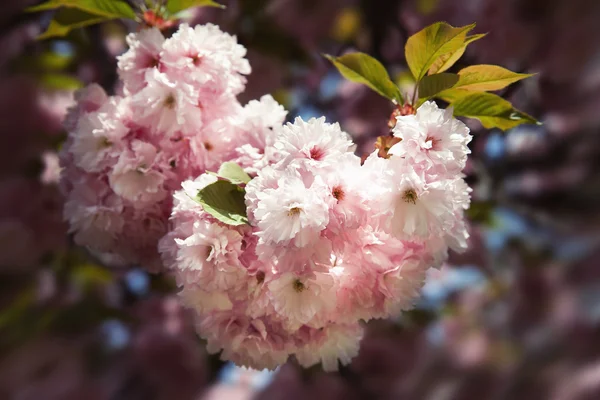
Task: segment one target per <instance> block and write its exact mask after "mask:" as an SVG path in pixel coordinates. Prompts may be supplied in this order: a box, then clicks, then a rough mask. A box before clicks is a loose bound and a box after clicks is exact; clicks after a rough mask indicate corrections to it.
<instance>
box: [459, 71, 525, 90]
mask: <svg viewBox="0 0 600 400" xmlns="http://www.w3.org/2000/svg"><path fill="white" fill-rule="evenodd" d="M458 75H459V77H460V78H459V80H458V83H457V84H456V85H454V89H463V90H469V91H476V92H486V91H494V90H500V89H504V88H505V87H507V86H508V85H510V84H511V83H515V82H517V81H520V80H522V79H525V78H529V77H531V76H533V75H534V74H519V73H517V72H512V71H510V70H508V69H506V68H502V67H500V66H498V65H487V64H481V65H472V66H470V67H466V68H463V69H461V70H460V71H459V72H458Z"/></svg>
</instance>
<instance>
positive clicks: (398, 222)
mask: <svg viewBox="0 0 600 400" xmlns="http://www.w3.org/2000/svg"><path fill="white" fill-rule="evenodd" d="M389 167H390V174H389V175H388V177H389V183H388V185H387V186H388V187H389V188H390V190H391V193H390V196H389V202H390V204H389V207H390V209H391V210H393V211H392V218H391V220H390V224H391V232H392V233H393V234H394V235H396V236H397V237H400V238H411V237H414V236H417V237H421V238H424V237H427V236H428V235H435V234H439V232H440V231H441V230H442V227H443V224H444V222H445V221H446V220H447V219H449V218H452V215H453V214H452V201H451V199H450V198H449V196H448V192H447V182H445V181H434V182H430V183H427V182H426V181H425V178H424V176H423V175H422V173H421V174H419V173H417V172H416V171H415V170H414V169H412V168H410V167H409V165H408V163H407V162H406V161H405V160H404V159H390V160H389Z"/></svg>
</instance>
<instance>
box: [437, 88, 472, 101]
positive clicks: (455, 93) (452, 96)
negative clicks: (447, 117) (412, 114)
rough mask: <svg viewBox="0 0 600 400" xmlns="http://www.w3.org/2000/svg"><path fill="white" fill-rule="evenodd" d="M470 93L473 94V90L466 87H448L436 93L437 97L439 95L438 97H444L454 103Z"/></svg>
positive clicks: (443, 98)
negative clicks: (465, 88)
mask: <svg viewBox="0 0 600 400" xmlns="http://www.w3.org/2000/svg"><path fill="white" fill-rule="evenodd" d="M470 94H473V92H470V91H468V90H464V89H453V88H452V89H446V90H444V91H441V92H439V93H438V94H436V95H435V97H437V98H438V99H442V100H444V101H447V102H448V103H454V102H455V101H456V100H458V99H460V98H463V97H465V96H468V95H470Z"/></svg>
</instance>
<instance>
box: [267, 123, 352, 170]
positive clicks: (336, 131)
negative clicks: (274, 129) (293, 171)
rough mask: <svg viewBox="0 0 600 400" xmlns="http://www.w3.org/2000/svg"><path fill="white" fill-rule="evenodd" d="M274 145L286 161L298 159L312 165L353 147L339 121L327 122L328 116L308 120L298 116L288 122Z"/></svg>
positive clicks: (323, 161)
mask: <svg viewBox="0 0 600 400" xmlns="http://www.w3.org/2000/svg"><path fill="white" fill-rule="evenodd" d="M273 147H275V149H276V150H277V151H279V152H280V153H281V157H282V161H281V162H282V163H283V165H288V164H290V163H292V162H293V161H295V160H297V161H299V162H304V163H306V165H307V166H309V167H317V166H319V165H321V166H323V163H327V162H328V161H332V160H334V159H336V158H337V157H339V156H341V155H342V154H343V153H346V152H348V151H353V145H352V141H351V140H350V138H349V136H348V134H347V133H345V132H343V131H342V130H341V129H340V126H339V124H337V123H335V124H328V123H326V122H325V117H321V118H318V119H317V118H311V119H310V120H308V122H305V121H303V120H302V118H300V117H298V118H296V119H295V120H294V123H293V124H291V123H288V124H287V125H285V126H284V127H283V128H282V129H281V131H280V133H279V135H278V136H277V140H276V141H275V144H274V145H273ZM325 165H326V164H325Z"/></svg>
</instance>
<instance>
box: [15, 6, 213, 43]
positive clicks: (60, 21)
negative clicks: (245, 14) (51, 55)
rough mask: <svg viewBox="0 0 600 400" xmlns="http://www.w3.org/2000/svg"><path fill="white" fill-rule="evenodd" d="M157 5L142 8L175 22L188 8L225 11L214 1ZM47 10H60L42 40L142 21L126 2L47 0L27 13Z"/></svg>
mask: <svg viewBox="0 0 600 400" xmlns="http://www.w3.org/2000/svg"><path fill="white" fill-rule="evenodd" d="M155 4H157V6H156V10H146V8H147V7H146V5H143V6H142V7H143V8H144V9H143V10H142V11H153V12H155V13H156V14H158V15H159V16H161V17H162V16H166V17H168V19H176V18H177V15H178V14H179V13H180V12H182V11H184V10H186V9H188V8H193V7H204V6H209V7H221V8H223V6H222V5H221V4H219V3H217V2H215V1H213V0H168V1H167V2H166V4H164V6H163V5H161V3H160V2H156V3H155ZM48 10H57V12H56V14H55V15H54V18H53V19H52V20H51V21H50V24H49V25H48V28H47V29H46V31H45V32H44V33H42V34H41V35H40V36H39V39H48V38H54V37H64V36H66V35H68V34H69V32H71V31H72V30H74V29H77V28H83V27H86V26H90V25H94V24H98V23H100V22H104V21H109V20H114V19H131V20H139V19H140V18H139V17H138V16H137V15H136V12H135V11H134V10H133V9H132V8H131V6H130V5H129V4H128V3H127V1H125V0H48V1H47V2H45V3H43V4H40V5H37V6H34V7H29V8H28V9H27V10H26V11H28V12H39V11H48Z"/></svg>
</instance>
